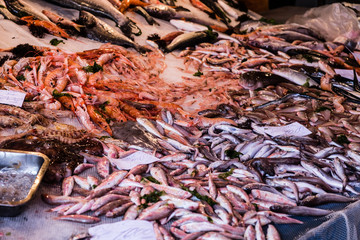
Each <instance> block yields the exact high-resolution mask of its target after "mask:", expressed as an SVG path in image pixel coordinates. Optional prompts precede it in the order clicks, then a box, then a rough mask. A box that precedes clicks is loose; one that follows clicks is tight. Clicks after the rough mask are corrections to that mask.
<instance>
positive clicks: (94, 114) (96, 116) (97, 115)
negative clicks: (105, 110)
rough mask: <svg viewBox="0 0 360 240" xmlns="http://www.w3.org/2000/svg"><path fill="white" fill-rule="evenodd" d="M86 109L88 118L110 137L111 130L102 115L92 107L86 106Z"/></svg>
mask: <svg viewBox="0 0 360 240" xmlns="http://www.w3.org/2000/svg"><path fill="white" fill-rule="evenodd" d="M86 108H87V111H88V113H89V116H90V118H91V119H92V120H93V121H94V122H95V123H96V124H97V125H99V126H100V128H101V129H103V130H104V131H106V132H107V133H108V134H109V135H110V136H112V130H111V128H110V125H109V124H108V123H107V121H106V119H105V118H104V116H103V114H101V112H100V110H99V109H98V108H96V107H95V106H93V105H87V106H86Z"/></svg>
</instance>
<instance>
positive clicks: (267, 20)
mask: <svg viewBox="0 0 360 240" xmlns="http://www.w3.org/2000/svg"><path fill="white" fill-rule="evenodd" d="M259 21H260V22H264V23H268V24H271V25H276V24H277V22H276V21H275V20H274V19H267V18H264V17H262V18H260V20H259Z"/></svg>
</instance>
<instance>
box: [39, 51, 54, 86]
mask: <svg viewBox="0 0 360 240" xmlns="http://www.w3.org/2000/svg"><path fill="white" fill-rule="evenodd" d="M51 60H52V57H42V58H41V59H40V67H39V70H38V74H37V75H38V78H37V85H38V86H40V87H41V88H43V87H44V82H43V77H44V73H45V71H46V70H47V68H48V65H49V63H50V62H51Z"/></svg>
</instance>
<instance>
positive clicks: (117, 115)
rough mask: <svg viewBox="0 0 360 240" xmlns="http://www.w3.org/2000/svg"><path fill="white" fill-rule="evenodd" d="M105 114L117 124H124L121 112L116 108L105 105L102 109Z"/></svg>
mask: <svg viewBox="0 0 360 240" xmlns="http://www.w3.org/2000/svg"><path fill="white" fill-rule="evenodd" d="M104 111H105V114H106V115H108V116H109V117H110V118H113V119H115V120H116V121H118V122H126V121H127V119H126V117H125V115H124V114H123V112H122V111H121V110H120V109H119V108H118V107H116V106H112V105H106V106H105V107H104Z"/></svg>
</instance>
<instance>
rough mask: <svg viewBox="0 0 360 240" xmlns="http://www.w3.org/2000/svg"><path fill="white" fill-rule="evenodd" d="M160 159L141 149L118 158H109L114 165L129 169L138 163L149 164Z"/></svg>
mask: <svg viewBox="0 0 360 240" xmlns="http://www.w3.org/2000/svg"><path fill="white" fill-rule="evenodd" d="M159 160H160V159H159V158H157V157H154V156H153V155H150V154H147V153H144V152H142V151H137V152H135V153H133V154H131V155H129V156H127V157H124V158H120V159H111V160H110V161H111V163H112V164H115V165H116V167H117V168H118V169H119V170H120V169H125V170H129V169H132V168H133V167H136V166H137V165H140V164H150V163H153V162H156V161H159Z"/></svg>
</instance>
